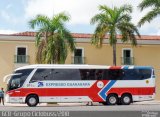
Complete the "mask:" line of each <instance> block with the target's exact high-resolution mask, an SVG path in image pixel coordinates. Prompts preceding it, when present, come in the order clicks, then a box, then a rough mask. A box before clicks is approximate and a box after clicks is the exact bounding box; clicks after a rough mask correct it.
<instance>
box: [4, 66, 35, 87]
mask: <svg viewBox="0 0 160 117" xmlns="http://www.w3.org/2000/svg"><path fill="white" fill-rule="evenodd" d="M32 71H33V69H23V70H17V71H15V72H14V74H15V75H13V76H12V77H11V79H10V81H9V83H8V88H7V89H8V90H13V89H17V88H19V87H22V85H23V83H24V82H25V80H26V79H27V77H28V76H29V74H30V73H31V72H32Z"/></svg>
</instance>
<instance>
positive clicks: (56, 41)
mask: <svg viewBox="0 0 160 117" xmlns="http://www.w3.org/2000/svg"><path fill="white" fill-rule="evenodd" d="M69 19H70V18H69V16H68V15H67V14H66V13H64V12H62V13H59V14H57V15H55V16H53V17H52V18H48V17H47V16H44V15H37V16H36V17H35V19H32V20H30V21H29V26H30V27H31V28H32V29H35V28H38V32H37V33H36V46H37V47H38V50H37V54H36V60H37V62H38V63H47V64H48V63H64V62H65V60H66V57H67V52H68V48H69V50H70V51H74V49H75V44H74V39H73V37H72V35H71V34H70V32H69V31H68V30H67V29H66V28H65V25H64V23H65V22H67V21H69Z"/></svg>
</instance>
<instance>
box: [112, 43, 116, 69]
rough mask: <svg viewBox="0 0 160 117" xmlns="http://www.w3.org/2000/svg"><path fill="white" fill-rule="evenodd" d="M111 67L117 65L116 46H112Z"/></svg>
mask: <svg viewBox="0 0 160 117" xmlns="http://www.w3.org/2000/svg"><path fill="white" fill-rule="evenodd" d="M112 47H113V65H114V66H116V65H117V61H116V58H117V57H116V44H113V46H112Z"/></svg>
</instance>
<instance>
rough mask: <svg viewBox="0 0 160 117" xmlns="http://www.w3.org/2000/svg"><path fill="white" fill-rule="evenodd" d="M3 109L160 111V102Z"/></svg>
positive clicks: (6, 108) (7, 107)
mask: <svg viewBox="0 0 160 117" xmlns="http://www.w3.org/2000/svg"><path fill="white" fill-rule="evenodd" d="M0 110H1V111H15V110H16V111H160V104H132V105H126V106H125V105H117V106H104V105H94V106H85V105H83V104H71V105H70V104H61V105H52V106H45V105H39V106H37V107H28V106H25V105H19V106H14V105H13V106H12V105H9V106H0Z"/></svg>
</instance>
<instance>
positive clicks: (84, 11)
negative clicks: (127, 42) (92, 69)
mask: <svg viewBox="0 0 160 117" xmlns="http://www.w3.org/2000/svg"><path fill="white" fill-rule="evenodd" d="M139 2H140V0H65V1H64V0H63V1H62V0H0V33H1V34H8V33H16V32H23V31H33V30H31V29H30V28H29V26H28V21H29V20H30V19H32V18H34V17H35V16H36V15H37V14H43V15H47V16H48V17H51V16H53V15H54V14H57V13H60V12H63V11H66V12H67V13H69V14H70V16H71V20H70V22H68V23H67V24H66V26H67V28H68V29H69V30H70V31H71V32H73V33H93V32H94V28H95V27H94V26H93V25H90V19H91V17H92V16H94V15H95V14H96V13H98V6H99V5H100V4H106V5H108V6H110V7H113V6H120V5H123V4H124V3H126V4H131V5H132V6H133V7H134V11H133V13H132V17H133V19H132V22H133V23H134V24H135V25H136V24H137V22H138V21H139V19H140V18H141V17H142V16H143V15H144V14H146V13H147V12H148V11H149V9H147V10H145V11H143V12H140V11H139V10H138V9H137V6H138V4H139ZM159 19H160V17H157V18H156V19H154V20H153V21H152V22H151V23H145V25H143V26H142V27H141V28H140V29H139V30H140V33H141V34H143V35H160V23H159ZM35 31H36V30H35Z"/></svg>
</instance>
